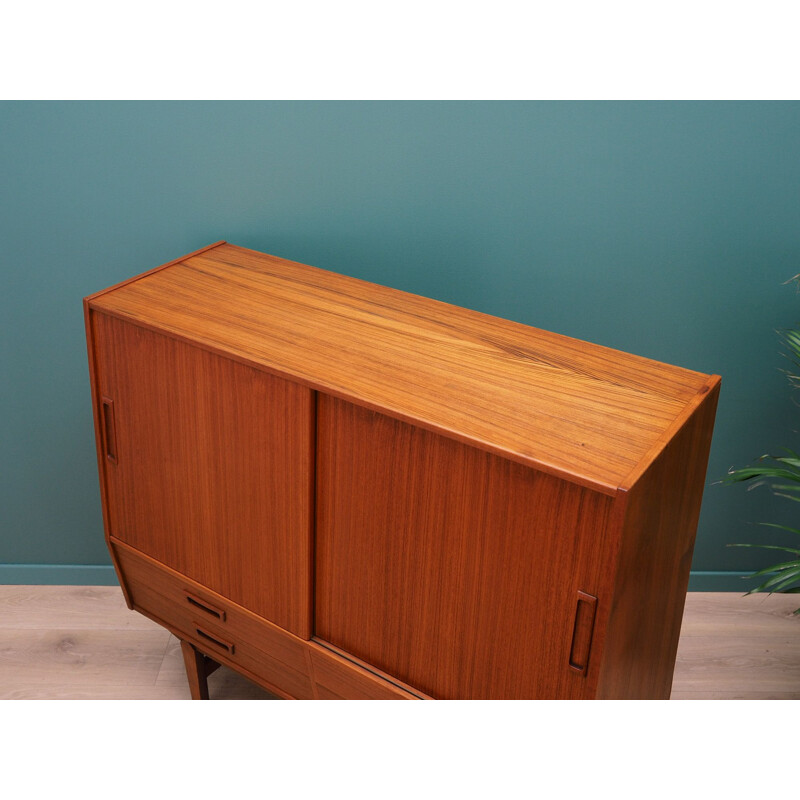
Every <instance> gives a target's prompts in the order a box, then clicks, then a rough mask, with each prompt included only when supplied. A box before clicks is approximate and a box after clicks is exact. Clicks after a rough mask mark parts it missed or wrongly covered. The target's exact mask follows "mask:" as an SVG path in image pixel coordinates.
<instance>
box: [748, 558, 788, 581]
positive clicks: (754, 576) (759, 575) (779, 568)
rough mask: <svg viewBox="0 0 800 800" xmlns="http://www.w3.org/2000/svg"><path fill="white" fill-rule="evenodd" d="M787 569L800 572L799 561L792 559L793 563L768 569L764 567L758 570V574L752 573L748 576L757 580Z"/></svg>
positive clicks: (786, 562)
mask: <svg viewBox="0 0 800 800" xmlns="http://www.w3.org/2000/svg"><path fill="white" fill-rule="evenodd" d="M789 569H796V570H798V571H800V559H796V558H795V559H794V560H793V561H785V562H784V563H783V564H772V565H771V566H769V567H764V569H760V570H758V572H754V573H753V574H752V575H750V577H751V578H759V577H761V576H762V575H767V574H769V573H770V572H782V571H784V570H789Z"/></svg>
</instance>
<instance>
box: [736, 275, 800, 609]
mask: <svg viewBox="0 0 800 800" xmlns="http://www.w3.org/2000/svg"><path fill="white" fill-rule="evenodd" d="M792 281H793V282H795V283H798V284H800V275H795V276H794V278H791V279H790V281H787V283H789V282H792ZM778 334H779V335H780V337H781V339H782V340H783V342H784V345H785V346H786V349H787V352H786V353H785V355H786V356H787V357H788V358H789V359H790V361H791V362H792V365H793V366H792V368H790V369H788V370H784V371H785V372H786V375H787V378H788V380H789V384H790V385H791V386H792V388H794V389H798V388H800V328H797V327H796V328H791V329H789V330H784V331H778ZM784 452H785V454H784V455H768V454H767V455H763V456H761V458H759V459H757V460H756V461H755V462H754V463H753V464H751V465H750V466H747V467H743V468H741V469H733V468H731V469H730V470H729V472H728V475H727V477H726V478H725V480H724V481H723V483H726V484H730V483H741V482H743V481H754V483H753V484H752V487H751V488H755V487H756V486H760V485H763V484H766V485H767V486H769V488H770V489H771V491H772V493H773V494H774V495H775V496H776V497H781V498H784V499H787V500H792V501H794V502H796V503H800V456H798V455H797V453H795V452H793V451H791V450H788V449H787V450H785V451H784ZM760 524H761V525H764V526H765V527H768V528H779V529H780V530H784V531H789V532H791V533H793V534H795V535H797V537H798V541H797V545H796V546H795V547H785V546H782V545H776V544H732V545H729V547H758V548H762V549H764V550H777V551H781V552H782V553H785V555H784V556H783V557H782V558H781V559H780V560H778V561H776V563H774V564H771V565H770V566H768V567H764V568H763V569H760V570H758V571H757V572H754V573H753V574H752V575H749V576H748V578H764V581H763V582H762V583H760V584H759V585H758V586H756V587H755V588H754V589H750V591H749V592H747V594H753V593H754V592H770V593H772V592H784V593H791V594H800V529H798V528H792V527H790V526H788V525H778V524H776V523H772V522H762V523H760ZM794 613H795V614H800V608H798V609H797V610H796V611H795V612H794Z"/></svg>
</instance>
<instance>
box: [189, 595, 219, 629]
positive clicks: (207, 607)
mask: <svg viewBox="0 0 800 800" xmlns="http://www.w3.org/2000/svg"><path fill="white" fill-rule="evenodd" d="M183 596H184V597H185V598H186V602H187V603H189V604H190V605H192V606H194V607H195V608H199V609H200V610H201V611H205V612H206V614H210V615H211V616H212V617H214V618H215V619H218V620H219V621H220V622H225V612H224V611H223V610H222V609H221V608H216V607H214V606H212V605H211V603H207V602H206V601H205V600H201V599H200V598H199V597H196V596H195V595H193V594H190V593H189V592H184V593H183Z"/></svg>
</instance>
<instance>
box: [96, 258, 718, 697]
mask: <svg viewBox="0 0 800 800" xmlns="http://www.w3.org/2000/svg"><path fill="white" fill-rule="evenodd" d="M84 305H85V314H86V325H87V337H88V343H89V363H90V373H91V378H92V393H93V401H94V407H95V422H96V434H97V447H98V463H99V468H100V477H101V488H102V497H103V511H104V520H105V527H106V536H107V541H108V545H109V548H110V551H111V554H112V557H113V560H114V564H115V567H116V569H117V573H118V575H119V578H120V582H121V584H122V587H123V591H124V592H125V596H126V599H127V601H128V604H129V606H130V607H131V608H134V609H136V610H138V611H141V612H142V613H144V614H146V615H148V616H150V617H151V618H153V619H155V620H156V621H158V622H160V623H161V624H163V625H164V626H165V627H167V628H169V629H170V630H171V631H173V632H174V633H175V634H176V635H177V636H178V637H179V638H180V639H181V640H182V642H183V643H184V645H183V646H184V652H185V655H186V664H187V672H188V675H189V679H190V683H191V684H192V690H193V696H196V697H202V696H205V695H206V689H205V675H206V674H207V672H208V670H209V669H210V668H213V667H214V665H215V664H217V663H224V664H227V665H228V666H230V667H232V668H234V669H237V670H239V671H240V672H242V673H243V674H244V675H246V676H248V677H249V678H250V679H252V680H254V681H257V682H259V683H260V684H262V685H263V686H265V687H266V688H268V689H270V690H272V691H273V692H275V693H277V694H279V695H281V696H284V697H297V698H315V699H317V698H318V699H324V698H335V697H341V698H378V699H405V698H409V699H410V698H417V697H422V698H426V697H433V698H533V699H536V698H595V697H604V698H626V697H633V698H662V697H668V696H669V693H670V688H671V682H672V671H673V667H674V660H675V652H676V648H677V642H678V635H679V632H680V621H681V615H682V611H683V603H684V598H685V594H686V588H687V584H688V576H689V567H690V563H691V556H692V548H693V544H694V536H695V530H696V526H697V518H698V515H699V511H700V502H701V498H702V489H703V482H704V479H705V470H706V464H707V458H708V451H709V446H710V441H711V432H712V428H713V421H714V413H715V408H716V401H717V395H718V392H719V378H718V377H717V376H708V375H702V374H699V373H696V372H691V371H689V370H685V369H680V368H678V367H672V366H668V365H665V364H660V363H657V362H653V361H650V360H647V359H643V358H639V357H637V356H633V355H629V354H626V353H621V352H617V351H612V350H609V349H607V348H603V347H599V346H596V345H591V344H587V343H585V342H580V341H577V340H574V339H570V338H567V337H564V336H560V335H557V334H553V333H548V332H546V331H541V330H538V329H535V328H530V327H527V326H524V325H520V324H517V323H513V322H509V321H506V320H501V319H497V318H494V317H489V316H486V315H483V314H479V313H477V312H474V311H468V310H466V309H460V308H456V307H454V306H449V305H447V304H444V303H440V302H437V301H434V300H429V299H426V298H422V297H417V296H414V295H409V294H407V293H403V292H399V291H396V290H392V289H387V288H385V287H380V286H376V285H373V284H369V283H365V282H363V281H359V280H355V279H353V278H348V277H345V276H341V275H336V274H334V273H330V272H326V271H324V270H320V269H316V268H314V267H308V266H305V265H302V264H296V263H293V262H289V261H286V260H283V259H279V258H275V257H273V256H267V255H264V254H262V253H257V252H254V251H251V250H246V249H244V248H239V247H234V246H232V245H229V244H226V243H224V242H221V243H218V244H216V245H212V246H211V247H209V248H206V249H205V250H201V251H198V252H197V253H193V254H191V255H189V256H186V257H184V258H182V259H179V260H178V261H175V262H172V263H170V264H167V265H164V266H163V267H159V268H157V269H155V270H152V271H150V272H148V273H144V274H143V275H141V276H138V277H136V278H133V279H131V280H130V281H127V282H125V283H123V284H120V285H118V286H116V287H112V288H111V289H108V290H105V291H103V292H100V293H98V294H96V295H93V296H92V297H89V298H87V299H86V300H85V304H84Z"/></svg>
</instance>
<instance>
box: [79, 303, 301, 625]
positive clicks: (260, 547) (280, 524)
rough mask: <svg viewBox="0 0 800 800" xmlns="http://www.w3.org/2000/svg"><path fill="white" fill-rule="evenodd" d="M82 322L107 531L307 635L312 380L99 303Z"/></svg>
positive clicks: (264, 615) (234, 599) (277, 622)
mask: <svg viewBox="0 0 800 800" xmlns="http://www.w3.org/2000/svg"><path fill="white" fill-rule="evenodd" d="M91 324H92V330H93V335H94V340H95V344H96V353H97V359H96V362H97V363H96V368H97V371H98V373H99V374H98V376H97V383H98V392H99V394H100V396H101V398H100V399H101V402H105V400H106V399H107V400H109V401H111V402H112V403H113V405H111V406H109V408H110V409H111V410H110V411H107V410H106V409H103V414H106V413H108V414H113V434H112V431H111V430H110V429H109V431H108V432H106V431H105V430H103V431H102V435H101V440H102V441H103V442H105V440H106V438H108V437H109V436H111V435H113V437H114V439H115V442H114V444H113V450H114V453H113V459H110V458H106V459H103V468H104V471H105V481H104V484H105V491H106V494H107V498H108V503H107V506H108V513H107V517H108V530H109V535H111V536H114V537H116V538H117V539H119V540H120V541H123V542H126V543H127V544H130V545H131V546H132V547H135V548H137V549H138V550H140V551H142V552H145V553H148V554H149V555H151V556H152V557H153V558H155V559H157V560H158V561H160V562H162V563H164V564H166V565H168V566H170V567H172V568H173V569H175V570H177V571H178V572H180V573H182V574H184V575H186V576H188V577H190V578H192V579H194V580H196V581H198V582H199V583H201V584H203V585H204V586H207V587H209V588H210V589H212V590H214V591H216V592H219V594H221V595H223V596H224V597H227V598H229V599H231V600H233V601H234V602H237V603H239V604H241V605H244V606H246V607H247V608H250V609H251V610H253V611H254V612H255V613H257V614H260V615H261V616H263V617H265V618H266V619H269V620H271V621H273V622H275V623H276V624H278V625H281V626H283V627H285V628H286V629H287V630H290V631H292V632H294V633H297V634H298V635H299V636H305V637H308V636H310V633H311V630H310V626H311V607H310V597H311V536H312V532H311V524H312V512H313V505H312V494H311V493H312V481H313V469H312V463H313V453H312V448H313V438H314V437H313V403H314V398H313V393H312V392H311V391H310V390H308V389H307V388H306V387H303V386H300V385H299V384H296V383H291V382H288V381H285V380H283V379H281V378H278V377H275V376H273V375H270V374H269V373H267V372H264V371H263V370H257V369H254V368H253V367H250V366H247V365H245V364H242V363H240V362H237V361H233V360H231V359H229V358H224V357H222V356H219V355H216V354H214V353H210V352H208V351H207V350H203V349H200V348H197V347H192V346H190V345H189V344H187V343H185V342H183V341H179V340H177V339H174V338H172V337H167V336H163V335H161V334H158V333H155V332H153V331H151V330H148V329H145V328H141V327H139V326H136V325H132V324H130V323H129V322H125V321H122V320H119V319H115V318H113V317H109V316H107V315H105V314H101V313H97V312H92V314H91ZM243 564H257V565H259V566H258V569H257V570H252V569H242V568H241V566H242V565H243Z"/></svg>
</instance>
